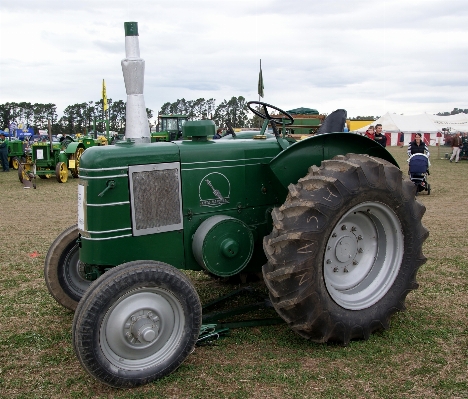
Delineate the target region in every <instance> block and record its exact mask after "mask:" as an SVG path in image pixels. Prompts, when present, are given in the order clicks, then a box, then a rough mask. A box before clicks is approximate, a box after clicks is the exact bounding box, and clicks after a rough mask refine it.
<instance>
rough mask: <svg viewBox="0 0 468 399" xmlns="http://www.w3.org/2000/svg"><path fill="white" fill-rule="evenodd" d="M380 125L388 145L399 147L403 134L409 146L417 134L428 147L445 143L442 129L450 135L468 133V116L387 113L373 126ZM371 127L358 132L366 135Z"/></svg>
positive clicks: (365, 127) (405, 142)
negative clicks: (421, 136)
mask: <svg viewBox="0 0 468 399" xmlns="http://www.w3.org/2000/svg"><path fill="white" fill-rule="evenodd" d="M378 123H380V124H381V125H382V130H383V132H384V133H385V135H386V136H387V145H398V143H399V142H400V137H401V135H402V134H403V138H404V140H403V145H408V143H409V142H410V141H411V140H414V135H415V134H416V133H421V134H422V135H423V139H424V141H425V143H426V144H427V145H438V144H443V143H444V134H442V133H443V131H442V128H445V129H448V131H449V132H450V133H455V132H468V115H467V114H457V115H449V116H439V115H431V114H420V115H397V114H390V113H388V112H387V113H386V114H385V115H382V116H381V117H380V118H379V119H377V120H376V121H375V122H373V123H372V124H371V125H373V126H375V125H376V124H378ZM369 126H370V125H367V126H364V127H362V128H360V129H358V130H357V132H359V133H364V132H365V131H366V130H367V128H368V127H369Z"/></svg>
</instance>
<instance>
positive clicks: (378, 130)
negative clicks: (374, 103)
mask: <svg viewBox="0 0 468 399" xmlns="http://www.w3.org/2000/svg"><path fill="white" fill-rule="evenodd" d="M374 141H377V143H379V144H380V145H381V146H382V147H386V146H387V136H385V134H382V125H381V124H380V123H377V125H375V134H374Z"/></svg>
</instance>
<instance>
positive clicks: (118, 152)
mask: <svg viewBox="0 0 468 399" xmlns="http://www.w3.org/2000/svg"><path fill="white" fill-rule="evenodd" d="M179 161H180V155H179V147H178V146H177V144H174V143H152V144H136V143H135V142H133V141H129V140H128V141H122V142H118V143H116V144H115V145H109V146H103V147H91V148H88V149H87V150H86V151H85V152H84V153H83V155H82V157H81V159H80V175H86V173H87V171H88V170H97V169H110V168H116V167H123V166H130V165H146V164H156V163H164V162H179Z"/></svg>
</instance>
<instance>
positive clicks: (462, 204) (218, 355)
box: [0, 148, 468, 399]
mask: <svg viewBox="0 0 468 399" xmlns="http://www.w3.org/2000/svg"><path fill="white" fill-rule="evenodd" d="M432 150H433V151H432V166H431V176H430V177H429V179H430V183H431V185H432V193H431V195H430V196H427V195H425V194H422V195H420V196H419V197H418V199H419V200H420V201H421V202H423V203H424V204H425V205H426V208H427V211H426V214H425V216H424V219H423V221H424V224H425V225H426V227H427V228H428V229H429V231H430V236H429V238H428V239H427V240H426V242H425V244H424V253H425V255H426V257H427V258H428V260H427V263H426V264H425V265H423V266H422V267H421V269H420V271H419V273H418V282H419V284H420V288H419V289H418V290H416V291H413V292H412V293H410V294H409V295H408V297H407V301H406V306H407V310H406V312H400V313H397V314H395V315H394V316H393V317H392V319H391V325H390V329H389V330H386V331H383V332H379V333H376V334H373V335H372V336H371V337H370V339H369V340H368V341H353V342H351V343H350V345H348V346H347V347H343V346H341V345H334V344H316V343H311V342H308V341H306V340H304V339H302V338H301V337H299V336H298V335H296V334H295V333H294V332H292V331H291V330H290V329H289V328H288V327H287V326H286V325H284V324H281V325H275V326H268V327H254V328H245V329H236V330H232V331H230V333H229V335H227V336H226V337H224V338H223V339H220V340H218V341H216V342H214V343H213V344H212V345H206V346H201V347H197V348H196V349H195V351H194V352H193V353H192V354H191V355H190V356H189V357H188V358H187V360H186V361H185V362H184V363H183V364H182V366H181V367H180V368H179V369H178V370H177V371H176V372H174V373H173V374H171V375H169V376H168V377H166V378H164V379H162V380H159V381H155V382H153V383H151V384H148V385H146V386H143V387H139V388H136V389H132V390H116V389H112V388H109V387H107V386H105V385H103V384H101V383H99V382H98V381H96V380H94V379H93V378H92V377H90V376H88V374H87V373H86V372H85V371H84V370H83V369H82V368H81V366H80V364H79V362H78V360H77V358H76V356H75V354H74V351H73V348H72V345H71V325H72V319H73V314H72V312H70V311H68V310H66V309H64V308H62V307H61V306H60V305H58V304H57V303H56V302H55V301H54V299H53V298H52V297H51V296H50V295H49V293H48V291H47V288H46V286H45V283H44V279H43V265H44V259H45V256H46V253H47V250H48V248H49V246H50V244H51V243H52V241H53V240H54V239H55V237H56V236H57V235H58V234H59V233H60V232H61V231H63V230H64V229H65V228H67V227H68V226H70V225H72V224H74V223H75V220H76V218H77V211H76V192H77V189H76V186H77V181H76V180H73V179H71V180H69V181H68V182H67V183H65V184H59V183H57V182H56V181H55V180H54V179H50V180H38V182H37V187H38V188H37V190H33V189H29V190H25V189H23V188H22V185H21V184H20V183H19V181H18V179H17V176H16V174H15V173H14V172H13V173H11V172H10V173H8V174H7V173H4V174H2V173H0V192H1V193H2V213H1V218H0V227H1V229H2V232H3V235H2V237H1V238H2V244H1V246H0V288H1V290H0V397H1V398H68V397H69V398H80V399H81V398H139V399H140V398H156V397H158V398H159V397H161V398H177V399H179V398H190V399H193V398H200V399H206V398H233V399H237V398H239V399H243V398H246V399H247V398H341V397H342V398H423V399H428V398H468V376H467V370H468V331H467V326H468V295H467V294H468V252H467V250H466V248H467V247H468V245H467V244H468V236H467V234H466V220H464V214H465V210H466V209H468V196H467V193H468V191H467V189H468V161H462V162H460V163H459V164H453V163H452V164H450V163H449V162H448V161H447V160H445V159H439V158H443V157H444V155H443V154H444V152H445V151H446V150H447V149H445V148H441V150H440V154H439V157H437V150H436V149H432ZM390 152H391V153H392V154H393V155H394V156H395V158H396V159H397V161H398V162H399V163H400V165H401V167H402V169H403V171H404V174H405V175H406V172H407V165H406V151H405V150H404V149H400V148H390ZM35 251H37V252H38V253H39V256H38V257H37V258H33V257H31V256H30V254H32V253H33V252H35ZM188 275H189V276H190V278H191V279H192V280H193V281H194V283H195V285H196V286H197V290H198V292H199V295H200V297H201V298H202V301H204V302H206V301H208V300H210V299H211V298H213V297H215V296H217V295H221V294H225V293H227V292H229V291H230V290H231V289H234V288H237V287H238V286H235V287H234V286H230V285H228V284H224V283H220V282H218V281H214V280H211V279H210V278H209V277H207V276H206V275H204V274H202V273H197V272H188ZM259 314H260V315H262V314H267V313H263V312H259Z"/></svg>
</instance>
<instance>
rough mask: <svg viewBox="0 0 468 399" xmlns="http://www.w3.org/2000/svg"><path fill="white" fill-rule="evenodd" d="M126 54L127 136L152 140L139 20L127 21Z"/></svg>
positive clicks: (143, 141)
mask: <svg viewBox="0 0 468 399" xmlns="http://www.w3.org/2000/svg"><path fill="white" fill-rule="evenodd" d="M124 27H125V55H126V57H127V58H125V59H123V60H122V63H121V64H122V72H123V76H124V81H125V90H126V91H127V109H126V113H127V115H126V119H127V120H126V124H125V125H126V126H125V138H127V139H133V140H134V141H135V142H137V143H149V142H150V137H151V136H150V130H149V123H148V116H147V114H146V106H145V98H144V97H143V86H144V75H145V60H143V59H141V58H140V44H139V41H138V22H125V23H124Z"/></svg>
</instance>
